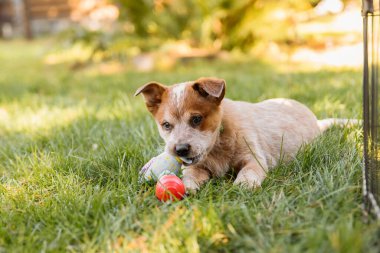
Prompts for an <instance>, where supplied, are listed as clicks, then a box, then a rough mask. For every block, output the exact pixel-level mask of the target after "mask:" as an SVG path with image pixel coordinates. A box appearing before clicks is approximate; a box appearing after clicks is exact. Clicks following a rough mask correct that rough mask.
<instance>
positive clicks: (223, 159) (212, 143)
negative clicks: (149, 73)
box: [135, 78, 333, 192]
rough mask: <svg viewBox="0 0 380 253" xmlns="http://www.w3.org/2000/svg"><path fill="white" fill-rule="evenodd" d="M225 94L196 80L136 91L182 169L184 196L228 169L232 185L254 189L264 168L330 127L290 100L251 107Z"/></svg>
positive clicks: (216, 82)
mask: <svg viewBox="0 0 380 253" xmlns="http://www.w3.org/2000/svg"><path fill="white" fill-rule="evenodd" d="M225 92H226V83H225V81H224V80H221V79H216V78H200V79H198V80H196V81H191V82H185V83H180V84H176V85H173V86H170V87H167V86H164V85H162V84H159V83H157V82H151V83H148V84H145V85H144V86H142V87H140V88H139V89H138V90H137V91H136V93H135V95H136V96H137V95H139V94H140V93H142V95H143V96H144V100H145V103H146V106H147V108H148V110H149V112H150V113H151V114H152V115H153V117H154V119H155V121H156V123H157V126H158V130H159V133H160V135H161V137H162V138H163V139H164V140H165V143H166V146H165V150H166V151H167V152H169V153H171V154H173V155H174V156H178V157H179V158H180V159H181V160H182V161H183V164H184V165H185V166H186V167H185V169H184V170H183V182H184V184H185V187H186V190H187V192H195V191H196V190H198V189H199V187H200V186H201V185H202V184H204V183H205V182H207V181H208V180H209V179H210V178H211V177H221V176H223V175H225V174H226V172H227V171H228V170H229V169H234V170H236V172H237V177H236V180H235V182H234V184H239V185H244V186H246V187H249V188H253V187H258V186H260V185H261V183H262V182H263V180H264V179H265V176H266V173H267V172H268V169H270V168H272V167H274V166H276V165H277V164H278V163H279V161H281V160H282V161H285V162H286V161H289V160H290V159H292V158H293V157H294V156H295V155H296V153H297V151H298V150H299V148H300V147H301V145H302V144H304V143H308V142H310V141H311V140H313V139H314V138H315V137H316V136H318V135H319V134H320V133H321V132H322V131H323V130H324V129H326V128H328V127H329V126H330V125H331V124H333V120H323V121H318V120H317V118H316V116H315V115H314V114H313V113H312V112H311V111H310V110H309V109H308V108H307V107H306V106H304V105H302V104H301V103H299V102H296V101H294V100H290V99H280V98H278V99H270V100H265V101H263V102H261V103H255V104H253V103H247V102H241V101H232V100H230V99H226V98H224V95H225Z"/></svg>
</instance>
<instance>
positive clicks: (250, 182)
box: [234, 161, 266, 189]
mask: <svg viewBox="0 0 380 253" xmlns="http://www.w3.org/2000/svg"><path fill="white" fill-rule="evenodd" d="M265 171H266V169H265V168H261V166H260V165H259V164H257V162H256V161H252V162H249V163H247V164H246V165H245V166H244V167H243V168H242V169H241V170H240V171H239V173H238V175H237V177H236V179H235V182H234V184H235V185H242V186H244V187H247V188H250V189H251V188H256V187H260V186H261V183H262V182H263V180H264V179H265V177H266V172H265Z"/></svg>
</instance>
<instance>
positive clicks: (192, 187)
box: [183, 178, 199, 194]
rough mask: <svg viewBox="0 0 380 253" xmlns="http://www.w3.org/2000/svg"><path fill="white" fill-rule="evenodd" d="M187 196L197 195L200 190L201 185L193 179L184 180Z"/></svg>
mask: <svg viewBox="0 0 380 253" xmlns="http://www.w3.org/2000/svg"><path fill="white" fill-rule="evenodd" d="M183 184H184V185H185V189H186V193H187V194H195V193H196V192H197V191H198V190H199V185H198V184H197V183H196V182H195V181H194V180H193V179H191V178H183Z"/></svg>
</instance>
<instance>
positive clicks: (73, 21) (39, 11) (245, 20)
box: [0, 0, 362, 73]
mask: <svg viewBox="0 0 380 253" xmlns="http://www.w3.org/2000/svg"><path fill="white" fill-rule="evenodd" d="M360 4H361V3H360V1H352V0H282V1H276V0H210V1H202V0H187V1H174V0H140V1H130V0H82V1H79V0H0V38H1V39H2V40H16V41H20V40H23V39H27V40H34V41H35V40H38V41H40V43H41V40H42V41H43V42H44V43H45V44H44V46H43V49H44V50H43V53H41V54H40V55H41V57H43V59H44V63H45V64H50V65H54V64H62V63H65V64H68V65H69V66H70V68H71V69H72V70H77V69H82V68H88V67H92V68H93V67H94V66H96V68H97V71H100V72H105V73H114V72H118V71H122V70H125V69H135V70H139V71H150V70H153V69H159V70H168V69H171V68H173V66H174V65H176V64H178V63H183V62H188V61H191V60H193V59H208V60H213V59H214V60H215V59H228V58H230V57H243V58H244V57H245V58H249V57H260V58H263V59H267V60H274V61H281V62H290V63H302V64H305V63H307V64H311V65H315V66H320V65H322V66H325V65H327V66H350V67H357V66H360V65H361V64H362V43H361V40H362V21H361V16H360V8H361V6H360ZM32 43H33V42H32ZM26 45H28V44H26ZM105 63H106V64H105Z"/></svg>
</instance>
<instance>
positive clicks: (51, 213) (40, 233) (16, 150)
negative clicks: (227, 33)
mask: <svg viewBox="0 0 380 253" xmlns="http://www.w3.org/2000/svg"><path fill="white" fill-rule="evenodd" d="M46 47H47V46H46V42H45V41H42V42H40V41H37V42H34V43H32V44H27V43H25V42H12V43H10V42H1V43H0V143H1V145H0V183H1V184H0V252H66V251H74V252H105V251H137V252H199V251H202V252H249V251H255V252H366V253H367V252H379V247H380V246H379V240H378V239H379V236H380V225H379V224H376V223H371V224H370V225H368V224H366V223H364V222H363V219H362V210H361V202H362V191H361V184H362V180H361V173H362V172H361V168H362V158H361V138H362V136H361V131H360V129H359V128H352V129H341V128H333V129H331V130H329V131H327V132H326V133H325V134H323V135H322V136H321V137H319V138H318V139H317V140H315V142H313V143H312V144H311V145H308V146H306V147H304V148H303V149H302V150H301V151H300V152H299V154H298V156H297V159H296V160H295V161H293V162H292V163H290V164H282V165H280V166H278V167H277V168H274V169H273V170H272V171H271V172H270V173H269V175H268V178H267V179H266V180H265V182H264V184H263V186H262V188H260V189H256V190H254V191H249V190H244V189H242V188H240V187H237V186H233V184H232V182H233V177H234V175H229V176H227V177H226V178H220V179H213V180H211V181H210V182H209V183H208V184H207V185H205V186H204V187H202V189H201V190H200V191H199V193H197V194H196V195H195V196H190V197H188V198H186V199H185V200H183V201H181V202H177V203H171V204H165V203H160V202H159V201H158V200H157V199H156V198H155V196H154V188H153V187H151V186H148V185H140V184H139V183H138V171H139V168H141V166H142V165H143V164H144V163H145V162H146V161H148V160H149V159H150V158H151V157H152V156H154V155H157V154H158V153H159V152H160V151H161V150H162V147H163V142H162V140H161V139H160V137H159V135H158V133H157V130H156V127H155V125H154V123H153V120H152V118H151V116H150V115H149V114H148V113H147V111H146V109H145V107H144V104H143V101H142V98H141V97H137V98H135V97H133V93H134V91H135V90H136V88H137V87H139V86H140V85H142V84H144V83H146V82H148V81H151V80H156V81H160V82H162V83H165V84H172V83H176V82H181V81H186V80H193V79H196V78H198V77H200V76H218V77H220V78H224V79H225V80H226V82H227V97H230V98H232V99H240V100H247V101H251V102H256V101H260V100H263V99H266V98H272V97H289V98H294V99H297V100H299V101H301V102H303V103H305V104H306V105H308V106H309V107H310V108H311V109H312V110H313V111H314V112H315V113H316V115H317V116H318V117H319V118H325V117H344V118H360V117H361V71H360V69H336V68H335V69H332V68H319V69H316V68H311V67H306V66H296V65H291V64H281V63H275V62H272V63H271V62H265V61H262V60H260V59H250V60H244V59H238V58H236V59H235V58H234V59H231V60H229V61H194V62H188V63H184V64H178V65H177V66H176V67H175V68H174V69H173V70H170V71H152V72H149V73H141V72H140V73H139V72H135V71H131V70H130V71H123V72H120V73H115V74H112V75H102V74H99V73H98V72H96V71H89V70H80V71H75V72H73V71H70V70H69V68H68V67H67V66H66V65H54V66H48V65H44V64H43V61H42V56H43V55H44V53H45V50H46V49H45V48H46Z"/></svg>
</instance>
